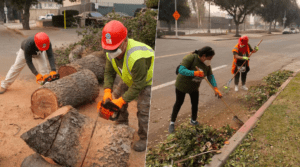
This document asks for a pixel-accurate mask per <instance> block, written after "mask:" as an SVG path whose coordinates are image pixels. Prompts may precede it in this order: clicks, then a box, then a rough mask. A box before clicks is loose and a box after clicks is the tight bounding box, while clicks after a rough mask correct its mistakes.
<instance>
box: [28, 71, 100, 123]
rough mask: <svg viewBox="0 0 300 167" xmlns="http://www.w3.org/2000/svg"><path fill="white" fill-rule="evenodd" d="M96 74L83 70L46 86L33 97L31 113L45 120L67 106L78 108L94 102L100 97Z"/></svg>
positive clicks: (34, 93)
mask: <svg viewBox="0 0 300 167" xmlns="http://www.w3.org/2000/svg"><path fill="white" fill-rule="evenodd" d="M99 91H100V89H99V86H98V81H97V78H96V76H95V74H94V73H93V72H92V71H90V70H87V69H85V70H82V71H79V72H77V73H74V74H72V75H69V76H67V77H64V78H61V79H59V80H56V81H53V82H50V83H48V84H45V85H44V86H42V87H41V88H39V89H37V90H36V91H35V92H33V94H32V95H31V111H32V112H33V114H34V115H35V116H36V117H37V118H45V117H47V116H48V115H50V114H51V113H53V112H54V111H56V110H57V109H58V108H60V107H62V106H66V105H71V106H72V107H78V106H80V105H82V104H85V103H89V102H92V101H94V100H95V99H96V98H97V97H98V95H99Z"/></svg>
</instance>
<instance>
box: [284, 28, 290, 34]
mask: <svg viewBox="0 0 300 167" xmlns="http://www.w3.org/2000/svg"><path fill="white" fill-rule="evenodd" d="M291 33H292V30H291V29H290V28H285V29H284V30H283V31H282V34H291Z"/></svg>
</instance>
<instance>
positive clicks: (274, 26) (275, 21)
mask: <svg viewBox="0 0 300 167" xmlns="http://www.w3.org/2000/svg"><path fill="white" fill-rule="evenodd" d="M274 30H276V21H275V23H274Z"/></svg>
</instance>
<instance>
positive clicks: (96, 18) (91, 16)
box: [74, 11, 110, 27]
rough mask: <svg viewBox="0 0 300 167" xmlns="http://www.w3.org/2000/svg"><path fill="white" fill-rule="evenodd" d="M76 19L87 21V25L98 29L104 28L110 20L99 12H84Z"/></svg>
mask: <svg viewBox="0 0 300 167" xmlns="http://www.w3.org/2000/svg"><path fill="white" fill-rule="evenodd" d="M74 18H75V19H81V18H83V19H85V25H86V26H89V25H94V26H96V27H103V26H104V24H105V22H106V21H109V20H110V19H109V18H107V17H104V16H103V15H102V14H101V13H99V12H94V11H88V12H83V13H81V14H79V15H76V16H74Z"/></svg>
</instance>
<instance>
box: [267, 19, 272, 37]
mask: <svg viewBox="0 0 300 167" xmlns="http://www.w3.org/2000/svg"><path fill="white" fill-rule="evenodd" d="M271 30H272V22H270V25H269V31H268V34H272V32H271Z"/></svg>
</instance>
